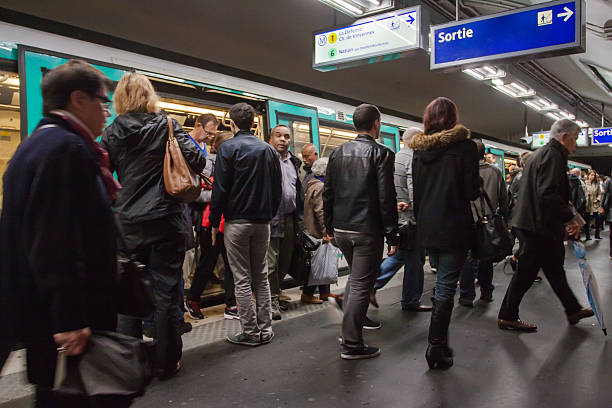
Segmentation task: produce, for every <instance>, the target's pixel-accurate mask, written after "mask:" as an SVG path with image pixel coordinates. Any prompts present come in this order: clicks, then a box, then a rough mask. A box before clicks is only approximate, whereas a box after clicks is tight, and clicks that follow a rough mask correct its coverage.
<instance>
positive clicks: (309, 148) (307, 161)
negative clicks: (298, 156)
mask: <svg viewBox="0 0 612 408" xmlns="http://www.w3.org/2000/svg"><path fill="white" fill-rule="evenodd" d="M318 158H319V152H317V147H316V146H315V145H313V144H312V143H308V144H306V145H304V147H302V161H303V162H304V166H306V167H311V166H312V164H313V163H314V162H315V161H316V160H317V159H318Z"/></svg>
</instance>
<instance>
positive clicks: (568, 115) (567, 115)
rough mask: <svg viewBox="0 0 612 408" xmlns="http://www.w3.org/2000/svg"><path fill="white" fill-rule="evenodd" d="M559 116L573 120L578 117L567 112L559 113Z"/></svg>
mask: <svg viewBox="0 0 612 408" xmlns="http://www.w3.org/2000/svg"><path fill="white" fill-rule="evenodd" d="M559 115H561V116H562V117H564V118H566V119H571V120H574V119H576V116H574V115H572V114H571V113H569V112H566V111H564V110H561V111H559Z"/></svg>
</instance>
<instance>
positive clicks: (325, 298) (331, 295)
mask: <svg viewBox="0 0 612 408" xmlns="http://www.w3.org/2000/svg"><path fill="white" fill-rule="evenodd" d="M333 297H336V295H334V294H333V293H326V294H323V295H321V294H320V295H319V299H321V300H323V301H328V300H329V298H333Z"/></svg>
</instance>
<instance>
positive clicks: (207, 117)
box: [195, 113, 219, 126]
mask: <svg viewBox="0 0 612 408" xmlns="http://www.w3.org/2000/svg"><path fill="white" fill-rule="evenodd" d="M195 121H196V123H199V124H200V125H202V126H206V125H207V124H208V122H213V123H214V124H215V125H219V121H218V120H217V118H216V116H215V115H213V114H212V113H205V114H203V115H200V116H198V117H197V118H196V120H195Z"/></svg>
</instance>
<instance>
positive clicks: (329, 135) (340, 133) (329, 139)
mask: <svg viewBox="0 0 612 408" xmlns="http://www.w3.org/2000/svg"><path fill="white" fill-rule="evenodd" d="M355 137H357V132H351V131H350V130H344V129H337V128H332V127H323V126H321V127H319V146H320V148H319V149H320V154H319V155H320V157H329V156H330V155H331V154H332V152H333V151H334V150H335V149H336V147H338V146H340V145H341V144H343V143H345V142H348V141H349V140H353V139H355Z"/></svg>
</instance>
